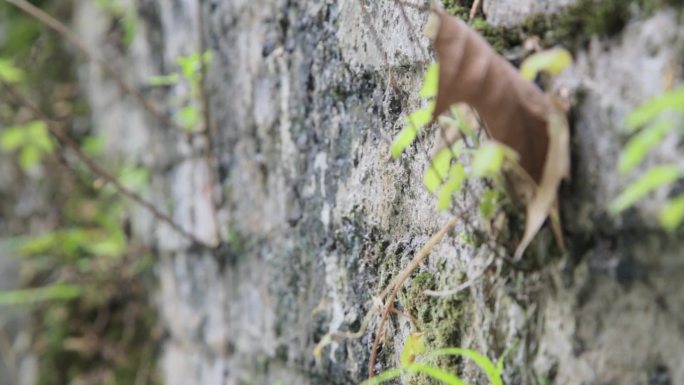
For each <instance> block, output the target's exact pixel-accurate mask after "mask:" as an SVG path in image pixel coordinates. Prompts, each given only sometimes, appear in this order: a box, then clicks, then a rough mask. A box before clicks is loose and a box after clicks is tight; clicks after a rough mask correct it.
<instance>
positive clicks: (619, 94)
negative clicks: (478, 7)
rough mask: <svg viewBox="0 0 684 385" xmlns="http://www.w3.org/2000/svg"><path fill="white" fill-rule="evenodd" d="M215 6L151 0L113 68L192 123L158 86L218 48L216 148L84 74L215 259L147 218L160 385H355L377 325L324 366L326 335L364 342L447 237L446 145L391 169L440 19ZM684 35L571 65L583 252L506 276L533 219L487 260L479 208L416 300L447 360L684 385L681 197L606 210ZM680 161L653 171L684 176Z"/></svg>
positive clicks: (112, 128)
mask: <svg viewBox="0 0 684 385" xmlns="http://www.w3.org/2000/svg"><path fill="white" fill-rule="evenodd" d="M91 3H92V2H90V1H82V2H81V3H80V5H79V12H78V13H77V14H76V17H75V20H76V21H77V26H78V29H79V30H80V31H88V33H89V34H90V37H89V38H88V40H89V41H88V43H89V44H90V45H91V46H93V47H95V48H96V49H99V50H101V52H102V54H103V55H104V54H107V55H111V52H114V51H112V50H111V48H110V47H108V46H107V44H106V43H105V37H104V36H105V33H106V30H104V29H100V32H99V33H95V34H94V33H93V31H94V30H95V29H94V28H104V27H102V25H106V23H105V24H102V23H100V22H97V21H96V20H97V18H98V17H100V16H101V15H100V16H98V12H99V11H98V10H97V9H96V8H93V5H92V4H91ZM199 3H201V5H202V6H201V9H200V8H198V2H197V1H194V0H164V1H157V0H144V1H141V2H138V3H137V5H136V6H137V8H136V9H135V10H136V12H137V13H138V15H139V20H138V24H139V27H138V33H137V35H136V38H135V40H134V42H133V43H132V45H131V47H130V48H129V49H128V50H127V51H126V53H125V54H124V55H121V56H117V57H112V58H111V60H112V61H113V62H116V64H117V65H119V66H120V67H121V69H122V71H123V70H125V73H126V76H127V78H128V80H129V81H131V82H134V83H135V84H137V85H138V86H139V87H140V88H141V89H145V90H146V92H148V91H149V93H148V95H149V96H150V97H152V98H154V100H155V102H157V104H158V105H159V106H160V107H162V109H163V110H164V111H165V112H167V113H169V114H175V113H177V111H178V105H177V104H174V103H177V102H175V101H174V100H176V101H177V100H180V99H182V98H187V96H188V95H189V92H190V89H189V87H187V85H186V84H183V83H180V84H178V85H175V86H171V87H169V88H168V89H167V90H166V91H152V90H147V88H145V85H146V84H147V83H148V80H149V77H150V76H151V75H154V74H161V73H168V72H169V71H173V70H175V69H176V64H175V63H176V59H177V57H179V56H181V55H189V54H192V53H196V52H198V51H199V50H200V44H199V41H200V36H202V37H203V39H205V42H206V45H207V47H208V48H209V49H211V50H212V51H213V53H214V54H213V60H212V62H211V64H210V65H209V68H208V78H207V82H206V84H207V91H208V92H207V93H208V99H209V114H210V116H211V121H212V127H211V129H210V133H211V135H210V140H207V138H206V137H205V136H204V135H202V134H195V135H188V134H186V133H183V132H178V131H174V130H173V129H172V128H170V127H162V126H161V125H160V124H159V123H158V122H157V121H156V120H154V119H153V118H151V117H150V116H148V115H147V114H145V113H144V112H143V111H142V110H141V109H140V107H139V106H137V105H136V104H135V103H134V102H133V101H132V100H129V99H128V98H126V97H121V95H120V91H119V90H118V89H117V88H116V87H115V85H114V84H113V83H112V82H111V81H110V80H108V79H106V78H105V77H104V76H103V75H102V74H101V73H100V72H99V71H98V69H97V68H96V67H93V66H91V65H85V66H84V68H83V74H82V76H83V79H84V85H85V86H86V87H87V89H88V92H89V95H90V101H91V103H92V105H93V111H94V116H95V117H97V118H96V121H97V123H98V129H100V130H102V132H103V133H105V134H106V135H107V136H108V137H110V138H112V143H113V145H112V147H111V148H112V156H116V157H121V158H123V159H127V160H132V161H134V162H137V163H140V164H143V165H145V166H147V167H149V168H150V169H152V171H153V175H154V180H153V185H152V188H151V189H150V191H149V192H148V193H147V194H148V196H149V197H150V198H151V199H154V200H155V201H156V202H159V204H160V206H162V207H164V208H165V209H171V210H172V212H173V216H174V218H175V220H176V221H178V222H179V223H182V224H183V226H185V228H187V229H188V230H190V231H192V232H193V233H194V234H196V236H197V237H198V238H200V239H202V240H204V241H207V242H213V241H216V240H221V241H222V246H221V247H219V248H217V249H216V250H211V251H205V250H201V249H198V248H197V247H193V246H192V245H190V244H189V243H188V242H187V241H186V240H184V239H182V238H180V237H179V236H177V235H176V234H175V233H174V232H172V231H171V229H169V228H167V226H166V225H164V224H160V223H156V222H154V221H153V220H152V219H151V218H150V216H149V214H147V213H145V212H144V211H137V214H136V216H135V217H134V227H135V228H136V232H137V233H138V235H139V236H140V237H143V238H144V239H146V240H147V241H148V242H150V243H153V244H156V245H157V247H158V249H159V250H160V253H161V256H160V261H159V265H158V272H159V277H160V282H161V286H160V290H159V306H160V308H161V310H162V313H163V315H164V319H165V322H166V325H167V327H168V330H169V339H168V342H167V343H166V347H165V353H164V356H163V359H162V370H163V373H164V376H165V379H166V383H167V384H170V385H174V384H206V385H214V384H217V385H218V384H278V383H282V384H354V383H358V382H360V381H361V380H362V379H363V378H364V374H365V373H366V366H367V364H368V359H369V352H370V345H371V344H372V338H373V336H374V333H373V332H372V331H371V330H369V331H368V332H366V333H365V334H364V336H363V337H362V338H359V339H356V340H349V341H340V342H337V343H334V344H332V345H331V346H329V347H328V348H326V349H325V350H324V352H323V355H322V356H321V359H320V360H318V361H317V360H315V359H314V356H313V354H312V351H313V349H314V346H315V345H316V343H317V342H318V341H319V340H320V338H322V336H323V335H324V334H325V333H326V332H328V331H348V330H356V329H357V328H358V327H359V326H360V324H361V323H362V320H363V318H364V316H365V314H366V313H367V312H368V310H369V309H370V308H371V306H372V299H373V296H374V295H378V294H379V293H380V291H381V290H382V289H383V288H384V286H385V285H386V284H387V283H388V282H389V280H390V278H391V277H392V276H394V275H396V274H397V272H398V271H400V270H401V268H402V267H403V266H405V264H406V263H407V262H408V261H409V260H410V258H411V257H412V256H413V253H414V252H415V251H416V250H418V249H420V247H421V246H422V245H423V244H424V243H425V242H426V241H427V239H429V238H430V236H431V235H432V234H434V233H435V232H436V231H438V229H439V228H440V227H441V226H442V225H443V224H444V223H445V222H446V221H447V220H448V219H449V218H450V215H449V214H446V213H442V214H439V213H437V211H436V209H435V205H436V199H435V198H434V197H433V196H431V195H430V194H429V193H428V192H427V191H426V189H425V188H424V187H423V184H422V175H423V172H424V170H425V169H426V167H427V165H428V160H429V157H428V155H427V151H426V150H425V147H429V146H430V143H429V142H430V141H431V140H432V138H431V137H427V138H426V139H425V141H426V142H425V143H420V144H418V145H417V146H414V147H413V148H412V149H410V150H408V152H407V154H405V155H404V156H403V157H402V158H401V159H400V160H393V159H391V157H390V156H389V144H390V140H391V138H392V137H393V135H395V134H396V133H397V132H398V130H399V129H400V128H401V125H402V117H403V116H404V115H405V114H406V113H407V112H409V111H407V108H408V109H413V108H416V107H418V106H419V105H420V103H421V102H420V101H419V100H418V98H417V93H418V92H417V91H418V89H419V86H420V81H421V77H422V73H423V71H424V70H425V68H426V66H427V63H428V62H429V61H431V60H432V59H431V57H430V56H428V54H429V53H428V49H427V42H426V41H425V39H424V38H422V37H421V36H420V34H419V31H420V29H421V28H422V27H423V24H424V22H425V18H426V15H425V14H422V13H420V12H418V11H416V10H415V9H412V8H406V10H405V11H404V13H402V11H401V10H400V8H398V6H397V4H396V3H393V2H371V1H366V3H368V4H367V5H366V6H365V7H364V9H363V10H362V8H361V7H362V4H363V3H364V2H363V1H353V0H345V1H341V2H333V1H315V2H290V1H285V0H282V1H279V0H252V1H245V0H232V1H222V2H221V1H217V0H209V1H204V2H199ZM566 3H567V2H565V1H553V2H546V3H540V2H524V1H523V2H519V1H516V2H513V1H485V3H484V12H485V14H486V16H487V18H488V19H489V20H490V21H491V22H493V23H495V24H501V25H512V24H515V23H518V22H519V21H520V20H521V18H522V17H523V16H525V15H528V14H529V13H531V12H552V11H555V10H557V9H559V8H560V7H561V6H563V5H565V4H566ZM511 9H515V10H516V11H515V12H513V11H510V10H511ZM199 12H204V14H203V15H204V17H203V20H204V21H203V23H200V18H199ZM98 25H100V27H98ZM682 33H683V30H682V27H681V26H680V25H679V24H678V23H677V19H676V16H675V12H673V11H668V10H663V11H662V12H659V13H657V14H655V15H654V16H652V17H650V18H649V19H648V20H640V21H637V20H635V21H633V22H632V23H630V24H629V25H628V26H627V28H626V29H625V30H624V31H623V32H622V33H621V34H620V35H619V36H617V37H614V38H612V39H610V40H598V39H594V40H592V42H591V43H590V44H589V46H588V47H586V49H583V50H580V51H577V52H576V53H575V54H576V61H577V62H576V65H575V66H574V67H573V69H572V70H570V71H569V72H568V73H566V74H565V75H564V76H562V77H561V78H560V79H558V81H557V83H558V84H562V85H565V86H567V87H569V88H570V89H571V90H572V91H574V92H575V95H576V96H577V103H576V106H575V108H574V110H573V112H572V116H573V123H574V125H573V168H574V171H573V179H572V180H571V181H570V182H569V183H568V184H567V185H566V186H564V188H563V191H562V194H561V195H562V200H563V206H562V209H563V210H562V213H563V222H564V226H565V229H566V237H567V241H568V243H569V247H570V251H571V252H570V253H569V254H568V255H566V256H561V255H559V254H558V253H557V252H554V251H552V250H554V249H555V246H554V245H553V243H552V241H551V240H550V239H551V238H550V236H549V234H548V232H546V231H544V232H542V234H540V235H539V238H540V239H539V240H538V241H536V242H535V243H534V244H533V246H532V247H531V252H530V254H531V255H532V257H530V260H529V261H528V262H527V263H526V265H527V267H525V268H524V269H519V268H516V267H515V266H512V265H511V264H510V263H509V262H507V261H506V260H505V259H501V258H495V259H494V262H492V264H491V265H489V264H487V262H489V261H490V260H491V259H490V257H491V256H492V253H493V252H502V250H504V249H505V247H504V246H507V247H509V248H510V246H511V245H515V242H516V241H517V239H518V238H519V234H521V233H522V231H521V230H520V229H517V228H516V226H517V225H519V224H520V222H516V220H513V219H512V220H511V221H510V225H507V226H508V227H510V229H511V231H512V232H513V235H507V236H504V237H503V238H502V240H501V245H500V246H497V247H494V248H489V247H485V245H479V246H477V247H476V246H473V242H466V241H464V237H463V234H465V233H470V232H472V228H471V227H469V226H470V225H472V224H476V225H478V226H479V227H482V226H481V225H483V224H481V223H479V222H478V221H479V220H478V218H477V214H476V213H473V214H472V216H471V217H470V219H469V220H468V221H465V220H464V222H463V223H461V224H459V225H458V226H457V229H456V230H455V231H454V233H453V236H450V237H449V239H448V240H446V241H445V242H443V243H442V244H441V245H440V246H438V247H437V248H435V250H434V251H433V253H432V256H431V258H430V259H429V261H427V262H426V263H425V264H424V266H423V267H422V268H421V269H420V274H419V275H418V276H417V277H416V278H414V279H412V280H411V281H410V282H408V283H407V285H406V288H405V289H404V290H402V291H401V293H400V302H401V305H402V306H403V307H404V309H406V310H407V311H408V312H409V313H411V314H412V315H413V316H415V317H417V318H419V319H420V321H421V323H423V327H424V328H425V329H426V332H427V333H428V334H429V335H430V342H431V343H432V344H433V345H431V347H432V348H439V347H446V346H463V347H469V348H472V349H474V350H477V351H479V352H481V353H482V354H485V355H487V356H489V357H491V358H493V359H494V358H499V357H500V356H501V355H502V354H503V352H504V350H506V348H507V347H508V346H511V345H514V346H515V348H513V350H512V351H511V353H510V355H509V356H508V361H507V363H506V372H505V377H506V383H523V384H533V383H535V381H542V380H543V379H546V380H549V381H551V382H552V383H559V384H564V383H572V384H596V383H620V384H641V383H647V382H648V381H651V383H663V384H665V383H672V384H677V383H684V371H683V370H684V369H683V368H682V366H681V362H682V359H684V345H683V344H681V341H683V340H684V329H683V328H682V325H684V312H683V310H682V307H681V306H679V304H681V303H684V285H682V284H681V282H682V278H683V277H682V276H683V275H684V270H682V260H681V253H680V252H678V250H679V248H680V247H681V241H678V240H676V239H674V238H673V237H668V236H666V235H664V234H663V233H662V232H661V231H660V230H659V229H658V228H657V227H656V226H655V225H654V223H655V221H654V217H655V216H654V208H656V207H660V206H659V204H662V202H663V199H664V195H665V192H663V193H662V194H661V195H659V196H658V197H657V199H654V200H652V201H648V202H645V203H643V204H640V205H638V206H637V208H636V209H635V211H633V214H630V216H625V217H622V218H617V219H616V218H612V217H610V216H608V215H607V213H606V207H607V205H608V204H609V202H610V200H611V199H612V198H613V197H614V196H616V195H617V193H618V192H619V191H621V189H622V188H624V186H625V185H626V182H627V181H628V180H626V179H623V178H622V177H620V176H619V175H618V173H617V171H616V162H617V155H618V153H619V151H620V149H621V147H622V145H623V143H624V141H625V140H626V135H625V134H624V132H623V131H622V129H621V126H622V120H623V118H624V116H625V115H626V114H627V113H628V112H629V111H630V110H631V109H632V108H634V106H636V105H637V104H639V103H640V102H642V101H644V100H646V99H648V97H649V96H651V95H655V94H657V93H659V92H660V91H661V90H662V89H663V88H664V87H665V86H666V84H665V83H664V81H663V78H662V74H663V71H664V70H666V69H667V68H669V67H668V66H670V65H671V64H670V63H671V62H672V61H673V60H674V61H675V63H676V60H678V59H677V58H681V57H682V53H684V52H683V46H684V39H683V38H682ZM82 35H84V33H82ZM679 64H681V63H679ZM392 83H394V85H395V86H396V87H397V88H398V89H399V90H401V92H397V90H396V89H395V88H394V86H393V85H392ZM122 130H124V131H122ZM122 132H125V133H126V134H122ZM116 138H119V139H116ZM671 143H673V142H669V141H668V142H666V143H665V144H663V147H662V148H661V149H659V150H658V151H656V155H654V157H653V159H649V162H655V161H662V160H667V161H672V162H677V163H678V164H681V161H682V157H681V155H680V154H678V151H677V148H676V147H677V146H676V145H674V144H671ZM209 145H211V147H210V148H211V154H210V156H207V151H206V149H207V148H208V147H207V146H209ZM214 181H215V182H216V185H214V184H213V182H214ZM481 189H482V186H473V191H475V192H477V191H481ZM212 200H216V202H215V203H216V204H214V202H212ZM472 200H473V196H472V195H469V196H468V197H466V198H465V202H464V205H466V206H467V205H468V204H470V203H469V202H471V201H472ZM515 234H518V235H515ZM485 266H489V269H487V270H486V271H485V273H484V274H481V272H482V271H483V269H484V267H485ZM419 277H420V278H419ZM469 278H470V279H473V280H474V281H473V282H474V283H473V284H472V285H471V286H470V287H469V288H468V290H465V291H463V292H461V293H459V294H458V295H456V296H453V297H449V298H442V299H434V298H427V297H424V296H423V295H422V294H421V292H422V290H423V289H425V288H429V289H437V290H443V289H448V288H452V287H455V286H457V285H458V284H460V283H462V282H464V281H465V280H467V279H469ZM375 326H376V323H375V322H373V323H371V328H372V329H374V328H375ZM409 330H410V325H409V323H408V322H407V321H406V320H405V319H404V318H401V317H399V318H397V319H394V320H393V321H392V322H390V325H389V329H388V336H387V338H386V342H385V347H384V349H383V353H382V354H381V355H380V363H381V365H382V368H383V369H386V368H389V367H395V366H397V365H399V362H398V357H399V352H400V351H401V346H402V344H403V341H404V338H405V336H406V335H407V334H408V332H409ZM452 364H453V363H452ZM459 368H460V369H461V370H462V375H463V377H464V378H465V379H467V380H469V381H471V383H484V381H486V380H485V379H484V377H483V375H482V374H481V373H479V371H478V369H477V368H476V367H475V365H474V364H472V363H470V362H467V361H466V362H464V363H463V364H462V365H461V366H460V367H459ZM452 369H453V368H452ZM654 378H655V379H656V380H654ZM421 381H422V380H420V379H418V378H413V379H408V378H407V379H405V380H404V381H403V383H412V384H419V383H423V382H421ZM478 381H479V382H478ZM653 381H661V382H653ZM663 381H664V382H663Z"/></svg>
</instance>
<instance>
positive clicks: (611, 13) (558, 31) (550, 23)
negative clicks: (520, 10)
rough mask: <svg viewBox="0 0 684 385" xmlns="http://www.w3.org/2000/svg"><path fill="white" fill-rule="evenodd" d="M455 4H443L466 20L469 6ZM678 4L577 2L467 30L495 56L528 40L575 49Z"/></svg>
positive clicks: (656, 0)
mask: <svg viewBox="0 0 684 385" xmlns="http://www.w3.org/2000/svg"><path fill="white" fill-rule="evenodd" d="M459 3H460V2H457V1H455V0H445V1H443V4H444V8H445V10H446V11H447V13H449V14H450V15H452V16H455V17H458V18H461V19H463V20H467V19H468V16H469V12H470V2H465V3H464V4H459ZM682 4H684V3H682V2H681V0H602V1H598V0H578V1H577V3H575V4H573V5H571V6H568V7H566V8H565V9H563V10H562V11H561V12H558V13H555V14H552V15H532V16H530V17H529V18H528V19H526V20H525V21H523V22H522V23H521V24H520V25H518V26H514V27H510V28H506V27H495V26H492V25H491V24H489V23H487V21H486V20H484V19H482V18H476V19H475V20H473V21H472V23H471V27H472V28H473V29H475V30H476V31H477V32H479V33H480V35H482V36H483V37H484V38H485V39H486V40H487V42H488V43H489V44H490V45H491V46H492V47H493V48H494V49H495V50H496V51H497V52H499V53H503V52H506V51H508V50H510V49H512V48H514V47H517V46H519V45H520V44H522V43H523V41H524V40H525V38H526V37H528V36H538V37H540V39H541V43H542V46H545V47H552V46H555V45H563V46H566V47H569V48H576V47H578V46H580V45H582V44H585V43H586V42H588V41H589V39H590V38H591V37H592V36H601V37H610V36H614V35H616V34H618V33H620V31H622V29H623V28H624V27H625V25H627V23H628V22H629V20H630V19H632V18H635V17H641V18H643V17H648V16H649V15H651V14H653V13H654V12H656V11H658V10H659V9H662V8H663V7H667V6H670V7H673V8H676V9H679V10H680V12H681V10H682V9H684V7H682Z"/></svg>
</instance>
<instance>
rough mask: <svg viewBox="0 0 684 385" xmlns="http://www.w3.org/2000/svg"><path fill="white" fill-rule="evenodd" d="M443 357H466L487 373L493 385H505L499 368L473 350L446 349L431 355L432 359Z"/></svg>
mask: <svg viewBox="0 0 684 385" xmlns="http://www.w3.org/2000/svg"><path fill="white" fill-rule="evenodd" d="M441 355H450V356H464V357H467V358H470V359H471V360H473V361H474V362H475V363H476V364H477V366H479V367H480V368H481V369H482V370H483V371H484V372H485V374H486V375H487V378H488V379H489V383H490V384H491V385H503V381H502V380H501V372H500V371H499V369H498V368H497V366H496V365H494V363H493V362H492V360H490V359H489V358H487V357H485V356H483V355H482V354H480V353H478V352H476V351H474V350H472V349H461V348H446V349H440V350H436V351H434V352H432V353H430V357H437V356H441Z"/></svg>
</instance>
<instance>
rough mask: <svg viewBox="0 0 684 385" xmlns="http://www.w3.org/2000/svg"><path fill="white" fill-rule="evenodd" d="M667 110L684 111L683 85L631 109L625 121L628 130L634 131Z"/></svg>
mask: <svg viewBox="0 0 684 385" xmlns="http://www.w3.org/2000/svg"><path fill="white" fill-rule="evenodd" d="M668 110H678V111H684V86H682V87H679V88H677V89H675V90H672V91H669V92H665V93H664V94H662V95H660V96H658V97H655V98H652V99H650V100H648V101H647V102H645V103H644V104H642V105H640V106H639V107H637V108H636V109H634V111H632V112H631V113H630V114H629V115H628V116H627V118H626V119H625V123H626V125H627V130H628V132H634V131H636V129H637V128H639V127H641V126H643V125H645V124H646V123H648V122H649V121H651V120H653V119H654V118H655V117H657V116H658V115H660V114H662V113H663V112H665V111H668Z"/></svg>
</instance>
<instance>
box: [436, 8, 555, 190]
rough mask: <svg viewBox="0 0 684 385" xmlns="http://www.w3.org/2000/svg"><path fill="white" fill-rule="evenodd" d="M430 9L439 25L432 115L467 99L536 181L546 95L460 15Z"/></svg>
mask: <svg viewBox="0 0 684 385" xmlns="http://www.w3.org/2000/svg"><path fill="white" fill-rule="evenodd" d="M435 12H436V14H437V16H438V19H439V25H438V26H437V31H436V35H435V39H434V41H433V46H434V48H435V51H436V52H437V57H438V60H439V63H440V66H439V86H438V91H437V99H436V102H435V110H434V116H439V115H440V114H442V113H443V112H445V111H447V109H448V108H449V106H451V105H452V104H454V103H458V102H465V103H468V104H470V105H471V106H473V108H475V110H476V111H477V112H478V114H479V115H480V117H481V118H482V120H483V121H484V123H485V126H486V129H487V133H488V134H489V136H490V137H491V138H493V139H496V140H497V141H499V142H501V143H503V144H505V145H507V146H509V147H510V148H512V149H513V150H515V151H516V152H517V153H518V154H519V155H520V165H521V166H522V168H523V169H524V170H525V171H527V173H528V174H529V175H530V176H531V177H532V179H533V180H534V181H535V182H536V183H539V182H540V181H541V177H542V172H543V166H544V161H545V159H546V152H547V147H548V135H547V132H546V117H547V116H548V115H549V112H550V111H551V103H550V101H549V98H548V97H547V96H546V95H545V94H544V93H543V92H542V91H541V90H539V89H538V88H537V87H536V86H535V85H534V84H531V83H530V82H528V81H527V80H525V79H523V78H522V77H521V76H520V75H519V74H518V71H517V70H516V69H515V67H513V66H512V65H511V64H510V63H508V62H507V61H506V60H505V59H504V58H502V57H501V56H499V55H497V54H496V52H495V51H494V50H493V49H492V48H491V47H490V46H489V44H487V42H486V41H485V40H484V39H483V38H482V37H481V36H480V35H478V34H477V32H475V31H473V30H472V29H470V28H469V27H468V26H467V25H466V24H465V23H464V22H463V21H461V20H459V19H456V18H454V17H451V16H449V15H448V14H446V13H445V12H444V11H443V10H440V9H438V10H436V11H435Z"/></svg>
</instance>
